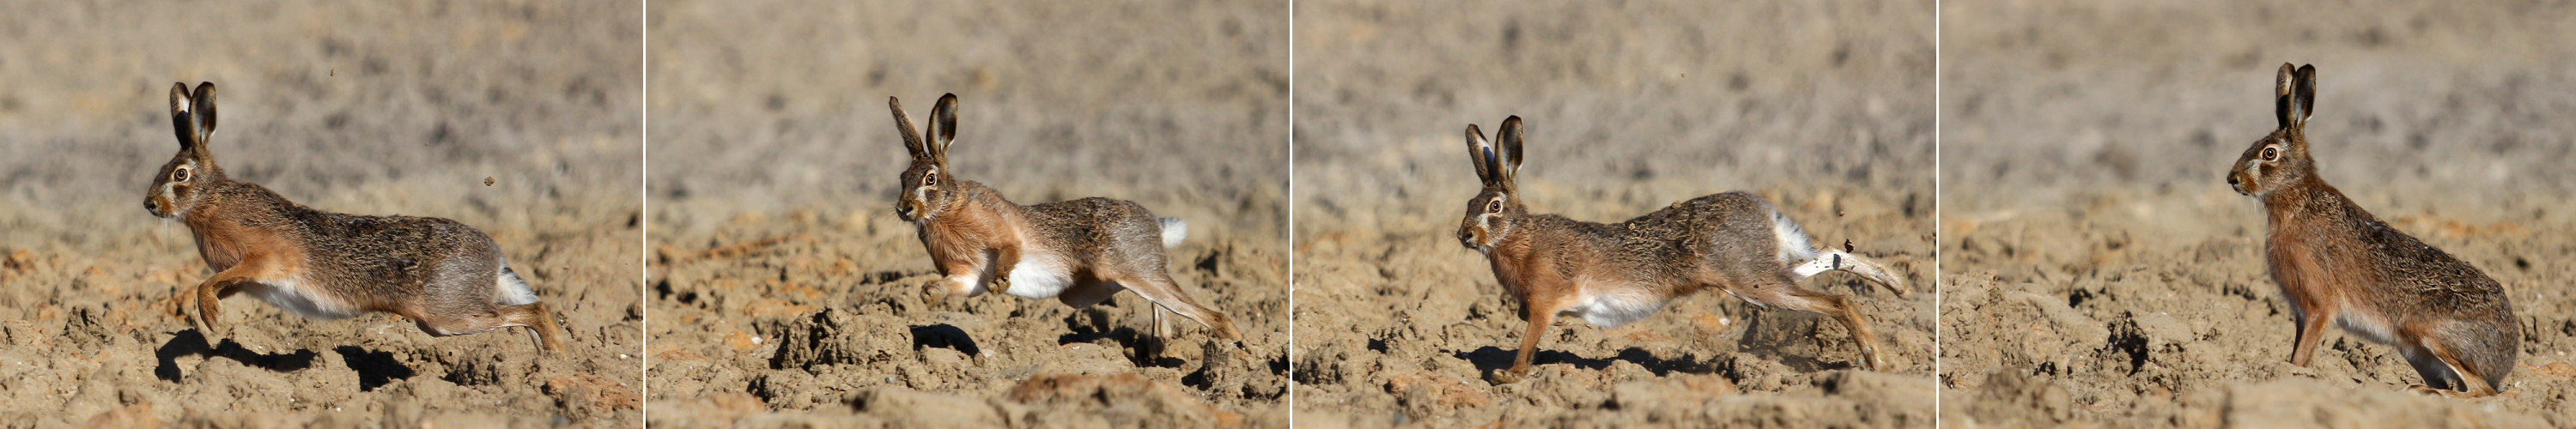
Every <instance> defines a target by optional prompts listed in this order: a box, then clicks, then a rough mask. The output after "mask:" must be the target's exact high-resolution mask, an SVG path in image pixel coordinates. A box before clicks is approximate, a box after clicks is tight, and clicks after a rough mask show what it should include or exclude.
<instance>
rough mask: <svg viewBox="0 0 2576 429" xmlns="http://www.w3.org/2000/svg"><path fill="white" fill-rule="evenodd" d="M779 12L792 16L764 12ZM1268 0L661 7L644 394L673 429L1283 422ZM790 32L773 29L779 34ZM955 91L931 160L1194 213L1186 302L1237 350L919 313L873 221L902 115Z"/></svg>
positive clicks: (1182, 337) (895, 224)
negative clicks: (946, 138) (898, 103)
mask: <svg viewBox="0 0 2576 429" xmlns="http://www.w3.org/2000/svg"><path fill="white" fill-rule="evenodd" d="M780 11H794V13H793V15H794V16H792V17H782V16H781V14H780ZM1286 14H1287V11H1286V3H1285V2H1275V1H1230V2H1085V3H1081V4H1057V3H1052V2H1035V3H1029V2H1001V1H993V2H900V1H884V2H794V1H755V2H699V1H662V2H655V3H654V4H653V9H652V11H651V17H650V24H649V27H650V28H651V31H652V37H651V41H650V42H649V43H650V44H651V46H652V48H653V54H652V56H651V58H650V59H649V60H648V63H649V64H650V68H651V70H652V71H651V91H652V100H651V102H650V106H651V107H650V110H651V111H652V115H653V120H652V123H651V125H650V130H651V134H652V147H651V148H650V150H651V158H652V166H651V168H652V177H653V181H652V182H651V186H652V188H651V189H652V190H651V194H652V200H651V203H652V209H653V213H654V214H653V219H652V227H651V235H652V236H653V240H654V243H655V247H654V249H652V254H653V256H652V258H653V263H652V267H653V268H652V272H653V277H654V280H652V282H651V284H650V292H649V293H650V294H651V295H652V302H653V305H652V316H651V318H652V321H653V323H652V324H651V327H650V330H651V332H652V336H653V342H652V345H651V348H652V352H651V353H652V369H651V370H650V372H651V373H652V375H653V380H654V381H653V386H652V387H653V389H652V393H651V395H652V398H651V404H652V407H653V412H652V413H651V416H650V419H649V420H651V422H652V423H654V424H671V425H675V426H713V425H745V426H783V425H795V424H805V423H821V424H894V425H930V426H942V425H966V426H1000V425H1003V424H1015V425H1024V424H1038V423H1044V424H1047V425H1061V426H1113V427H1130V426H1138V425H1143V426H1168V427H1206V426H1229V425H1250V426H1257V427H1280V426H1285V425H1286V423H1287V416H1288V413H1287V405H1286V399H1285V397H1286V393H1287V387H1286V386H1287V381H1286V378H1287V377H1286V376H1287V364H1288V361H1287V357H1286V356H1287V347H1288V323H1287V309H1288V287H1287V271H1288V249H1287V243H1286V235H1287V231H1286V228H1285V225H1287V218H1286V216H1287V211H1286V210H1287V185H1288V181H1287V177H1288V175H1287V165H1286V160H1287V151H1288V150H1287V141H1286V140H1285V137H1286V136H1287V124H1288V112H1287V74H1288V70H1287V67H1288V51H1287V48H1288V47H1287V25H1288V23H1287V19H1286ZM788 18H792V19H788ZM944 92H954V93H957V94H958V95H959V96H960V97H961V99H962V102H961V104H960V109H959V112H958V125H959V128H960V130H959V131H958V133H957V134H958V137H957V143H956V146H954V147H953V149H952V151H951V153H950V159H951V167H953V168H954V169H955V170H954V171H955V172H956V173H957V174H958V176H959V177H960V178H963V179H965V180H973V181H978V182H982V183H984V184H985V185H987V186H991V187H993V188H995V189H996V190H999V191H1000V192H1002V194H1003V195H1005V196H1007V197H1009V198H1011V199H1012V200H1013V201H1015V202H1019V203H1024V204H1035V203H1040V202H1047V201H1057V200H1064V199H1071V198H1079V197H1085V196H1104V197H1111V198H1118V199H1126V200H1133V201H1136V202H1138V203H1140V204H1143V205H1144V206H1145V207H1146V208H1147V209H1149V210H1152V211H1153V212H1154V213H1155V214H1156V215H1160V216H1172V217H1179V218H1182V219H1186V220H1188V221H1189V222H1190V235H1189V238H1188V240H1187V241H1185V242H1183V243H1182V244H1181V245H1180V246H1178V247H1177V248H1174V249H1172V250H1171V251H1170V254H1171V256H1172V261H1173V265H1172V271H1171V272H1172V274H1173V275H1174V276H1175V278H1176V279H1177V280H1179V282H1180V283H1181V284H1182V285H1183V286H1182V287H1183V288H1184V289H1186V290H1189V291H1191V293H1192V294H1193V295H1194V296H1196V297H1198V298H1199V299H1200V302H1201V303H1203V304H1207V305H1210V306H1213V307H1214V308H1216V309H1218V310H1219V311H1223V312H1225V313H1227V314H1228V315H1229V316H1231V317H1232V318H1233V319H1234V321H1235V323H1236V326H1237V327H1238V328H1240V329H1241V331H1242V332H1243V334H1244V335H1245V339H1246V340H1247V343H1248V344H1247V345H1248V346H1249V347H1250V348H1249V349H1248V350H1246V351H1243V352H1240V353H1238V352H1236V351H1235V349H1234V348H1233V347H1232V346H1223V347H1210V346H1211V345H1213V344H1216V343H1215V342H1212V341H1209V339H1210V338H1211V337H1210V336H1209V333H1208V332H1209V331H1208V330H1206V329H1205V328H1204V327H1201V326H1199V325H1197V324H1195V323H1190V322H1185V321H1184V322H1177V323H1175V328H1176V329H1177V334H1176V336H1175V338H1174V342H1173V343H1172V346H1171V350H1172V353H1170V354H1168V355H1167V356H1166V357H1165V358H1164V359H1140V358H1138V357H1136V348H1135V347H1132V346H1133V345H1134V342H1135V341H1136V334H1137V332H1138V330H1139V329H1143V328H1148V327H1150V322H1149V319H1148V318H1147V317H1148V316H1147V314H1146V313H1145V312H1144V311H1142V310H1143V309H1145V308H1146V304H1145V301H1144V300H1143V299H1141V298H1137V297H1136V296H1135V295H1134V294H1132V293H1128V294H1120V295H1118V297H1117V298H1115V299H1114V300H1113V301H1112V303H1111V304H1103V305H1101V306H1095V307H1093V308H1091V309H1085V310H1074V309H1071V308H1069V307H1066V306H1065V305H1063V304H1061V303H1057V302H1055V301H1054V300H1029V299H1023V298H1017V297H1011V296H1007V295H1002V294H990V295H986V296H979V297H974V298H969V299H967V300H966V301H965V302H964V304H963V305H959V306H945V305H940V304H937V303H925V302H923V296H924V295H923V289H922V286H923V285H925V284H928V283H930V282H931V281H933V279H935V278H936V274H935V272H936V271H935V270H934V269H933V268H932V266H931V264H930V258H929V255H928V254H927V253H926V252H925V251H924V250H923V249H922V248H921V244H920V241H919V239H918V238H916V237H915V236H914V235H913V228H912V226H911V225H910V224H908V223H905V222H903V221H902V220H900V219H897V218H896V217H895V215H894V213H893V207H894V197H895V188H896V187H897V186H898V185H897V175H898V174H899V173H901V172H902V170H903V169H904V168H905V166H906V165H907V163H908V162H909V161H908V159H907V158H906V157H905V155H904V151H903V149H902V145H901V143H900V142H901V140H900V134H899V133H898V132H897V130H896V128H895V126H894V124H893V119H892V118H891V117H890V116H889V115H888V112H887V110H886V107H885V100H886V97H888V96H897V97H901V98H903V99H904V100H905V101H906V102H907V103H906V107H908V108H909V109H910V112H911V114H912V115H914V116H913V118H914V120H915V121H916V122H919V121H924V120H927V117H928V115H929V112H930V108H931V106H932V105H933V104H934V103H935V102H936V101H937V100H938V98H939V95H940V94H941V93H944Z"/></svg>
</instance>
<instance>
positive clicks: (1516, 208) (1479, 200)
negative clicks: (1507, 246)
mask: <svg viewBox="0 0 2576 429" xmlns="http://www.w3.org/2000/svg"><path fill="white" fill-rule="evenodd" d="M1495 137H1497V138H1499V139H1500V143H1501V145H1499V146H1497V145H1496V144H1495V143H1496V142H1493V141H1487V140H1485V133H1484V132H1483V131H1478V130H1476V125H1475V124H1468V125H1467V160H1468V161H1470V162H1471V163H1473V164H1475V165H1476V178H1477V179H1478V180H1481V181H1483V182H1484V184H1485V189H1484V191H1482V192H1477V193H1476V198H1473V199H1468V200H1467V217H1466V218H1465V219H1460V220H1459V221H1458V244H1461V245H1465V246H1467V248H1469V249H1476V251H1478V252H1485V251H1490V250H1492V249H1493V247H1494V245H1495V244H1499V243H1502V241H1503V237H1506V236H1509V235H1510V234H1511V233H1512V230H1513V226H1514V225H1513V222H1514V221H1516V220H1518V219H1519V218H1520V215H1521V213H1522V210H1523V208H1522V206H1521V200H1520V192H1519V191H1518V190H1516V189H1515V188H1514V187H1513V185H1512V177H1513V175H1514V174H1516V173H1517V172H1519V171H1520V169H1521V117H1519V116H1513V117H1511V118H1510V119H1504V120H1503V128H1502V130H1501V132H1500V133H1499V134H1496V135H1495Z"/></svg>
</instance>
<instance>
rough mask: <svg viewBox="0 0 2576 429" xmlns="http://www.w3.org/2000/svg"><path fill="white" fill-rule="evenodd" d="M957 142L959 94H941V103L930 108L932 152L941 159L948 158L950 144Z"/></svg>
mask: <svg viewBox="0 0 2576 429" xmlns="http://www.w3.org/2000/svg"><path fill="white" fill-rule="evenodd" d="M956 143H957V94H954V93H951V94H947V95H941V96H939V105H938V106H932V107H931V108H930V144H931V146H930V147H931V150H930V153H931V155H933V156H937V157H939V159H940V160H942V161H946V160H947V159H948V145H951V144H956Z"/></svg>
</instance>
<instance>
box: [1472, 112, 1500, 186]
mask: <svg viewBox="0 0 2576 429" xmlns="http://www.w3.org/2000/svg"><path fill="white" fill-rule="evenodd" d="M1493 156H1494V144H1493V143H1491V142H1487V141H1485V132H1484V131H1479V130H1477V129H1476V124H1467V163H1468V164H1475V165H1476V182H1477V183H1482V184H1486V185H1492V184H1494V168H1493V167H1492V166H1489V165H1487V163H1488V162H1491V161H1492V159H1493Z"/></svg>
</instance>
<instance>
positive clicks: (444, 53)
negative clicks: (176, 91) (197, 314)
mask: <svg viewBox="0 0 2576 429" xmlns="http://www.w3.org/2000/svg"><path fill="white" fill-rule="evenodd" d="M8 3H9V4H7V5H0V9H5V10H9V11H10V13H8V14H6V17H5V18H0V34H7V37H5V38H0V40H6V41H5V42H0V44H5V46H6V47H5V48H0V51H6V52H9V53H10V54H9V55H8V56H7V59H5V60H0V76H8V77H9V84H8V85H6V86H5V88H0V231H6V233H0V257H4V258H5V259H0V343H5V344H6V345H5V346H0V380H6V381H0V426H8V427H56V426H94V427H153V426H161V425H188V426H201V427H280V426H305V425H313V426H346V425H358V424H366V423H369V422H373V423H379V424H384V425H387V426H416V425H417V426H424V427H425V426H429V425H432V424H435V425H441V426H450V427H458V426H522V427H524V426H554V425H563V424H573V425H579V426H590V427H633V426H634V425H636V424H637V423H638V422H640V421H641V420H642V414H641V410H640V406H641V397H640V392H641V390H640V388H641V387H642V384H641V381H642V371H641V370H642V366H641V364H642V356H641V355H640V351H641V350H642V339H643V338H642V332H641V330H640V328H641V324H640V322H641V320H640V319H639V317H640V316H641V310H642V309H641V307H640V301H639V300H638V298H639V297H638V291H639V290H640V288H641V283H640V277H639V276H638V275H637V273H638V269H639V268H640V267H639V265H640V262H641V260H640V256H641V255H642V250H643V249H641V248H640V246H641V243H640V238H641V235H640V234H641V231H640V230H639V222H638V220H639V219H638V217H639V215H640V213H641V211H640V207H639V206H640V204H639V202H638V201H637V199H636V198H635V196H636V189H637V178H638V177H639V173H640V171H639V168H638V163H639V162H640V161H641V151H640V150H639V148H638V147H637V144H636V142H637V141H639V138H640V134H639V132H640V131H641V127H640V126H639V118H638V114H637V112H638V106H639V105H640V104H639V103H640V101H641V96H640V94H638V92H637V91H636V89H637V88H639V87H640V86H641V82H642V81H641V76H640V75H639V74H640V73H639V71H640V67H639V61H640V58H639V55H635V52H636V51H637V50H638V49H639V45H638V43H637V38H638V37H639V32H640V29H641V24H640V23H639V22H638V17H640V16H641V15H640V11H639V10H638V9H637V8H636V7H635V6H636V5H634V4H632V3H598V4H587V5H575V4H570V3H562V4H559V3H554V2H524V3H519V2H509V3H476V4H445V3H429V2H420V3H379V2H367V3H358V4H343V3H336V2H238V3H232V4H225V5H211V4H202V3H196V2H166V1H152V2H115V3H102V4H68V3H55V2H14V1H13V2H8ZM308 3H310V4H308ZM201 80H203V81H214V82H217V85H218V86H219V87H220V88H221V97H220V100H219V101H220V103H221V111H222V116H221V118H220V119H221V122H220V123H219V130H220V131H221V132H220V133H217V134H216V135H215V137H214V141H213V144H212V148H213V150H214V152H215V154H216V157H217V159H218V160H220V165H222V166H224V167H225V171H226V172H228V173H229V174H230V175H231V176H232V177H233V178H235V179H237V180H247V181H250V182H254V183H259V184H262V185H265V186H267V187H268V188H269V189H271V190H274V191H276V192H278V193H279V194H281V195H284V196H286V197H287V198H289V199H291V200H294V201H296V202H298V203H301V204H305V205H307V206H310V207H314V208H318V209H322V210H328V211H336V212H344V213H357V214H406V215H418V216H436V217H446V218H451V219H455V220H458V221H462V222H464V223H466V224H468V225H472V226H474V227H476V228H478V229H481V230H482V231H484V232H486V233H488V234H490V235H491V236H492V238H493V240H494V241H497V242H498V243H499V244H500V245H501V247H502V249H503V252H504V253H505V254H506V255H507V256H508V257H509V258H510V263H511V265H512V266H513V267H514V268H516V269H517V271H518V272H519V273H520V274H521V275H522V276H525V277H527V279H528V280H529V281H530V282H531V283H533V284H534V285H535V288H536V290H537V293H538V295H539V296H540V297H541V298H542V299H543V300H544V302H546V303H548V304H549V305H551V306H553V307H554V309H555V310H556V311H557V312H558V313H560V317H561V320H562V321H563V322H564V325H563V326H564V328H565V329H566V330H567V331H569V332H567V334H568V336H567V337H565V341H566V342H567V343H568V346H570V347H571V351H570V353H566V354H561V355H555V356H544V357H539V356H536V355H535V354H534V353H533V350H534V347H535V345H534V344H533V341H532V340H531V339H529V338H528V336H527V335H525V334H524V333H523V332H520V331H507V332H496V333H489V334H484V335H470V336H460V337H446V338H437V337H431V336H429V335H428V334H425V333H423V332H421V331H420V329H418V328H416V327H415V325H413V324H412V323H410V322H407V321H402V320H398V319H396V318H395V317H393V316H390V315H369V316H361V317H358V318H355V319H349V320H337V321H322V320H307V319H304V318H301V317H297V316H294V315H292V314H288V313H285V312H283V311H280V310H278V309H276V308H274V307H271V306H269V305H267V304H266V303H263V302H260V301H258V300H257V299H254V298H250V297H243V296H237V297H234V298H232V299H228V300H225V301H223V306H224V309H225V312H224V314H223V323H224V324H225V326H226V327H227V328H228V331H229V334H230V335H229V338H221V339H215V340H214V341H212V342H211V344H210V341H209V339H208V338H207V337H206V336H205V335H204V334H203V333H200V332H199V331H198V330H197V329H195V328H193V327H191V326H190V324H189V323H188V322H187V321H186V320H185V319H183V316H184V315H186V314H190V313H188V312H182V311H181V310H180V308H181V307H180V306H179V301H178V300H177V297H178V296H181V291H182V290H183V289H184V288H187V287H192V286H194V285H195V284H196V283H197V282H198V281H200V280H203V279H204V278H205V277H206V276H208V275H209V274H211V273H210V272H209V271H208V270H207V269H206V267H205V263H204V262H203V261H202V260H201V259H200V258H199V256H198V254H197V251H196V250H195V248H194V246H192V245H191V244H190V239H189V236H188V231H187V228H186V227H185V226H184V225H179V224H177V223H176V222H165V221H161V220H159V219H156V218H153V217H152V216H151V215H150V214H148V213H146V212H145V211H144V210H143V209H142V207H141V204H139V202H140V201H141V200H142V199H143V197H144V193H145V192H144V188H145V187H146V186H147V185H149V184H150V182H151V180H152V176H153V174H154V173H155V172H156V169H157V168H158V167H160V166H161V165H162V163H163V162H165V161H168V160H169V159H170V157H171V155H172V154H173V153H175V152H176V151H177V150H178V145H177V143H176V141H174V140H173V137H172V133H171V125H170V119H169V116H168V115H169V110H168V109H169V104H168V103H169V101H168V100H169V99H168V97H169V88H170V83H171V82H174V81H187V82H191V83H194V82H197V81H201ZM487 178H489V179H488V180H491V181H492V184H491V185H489V186H486V185H484V184H483V183H484V182H485V180H487ZM191 311H193V310H191Z"/></svg>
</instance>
